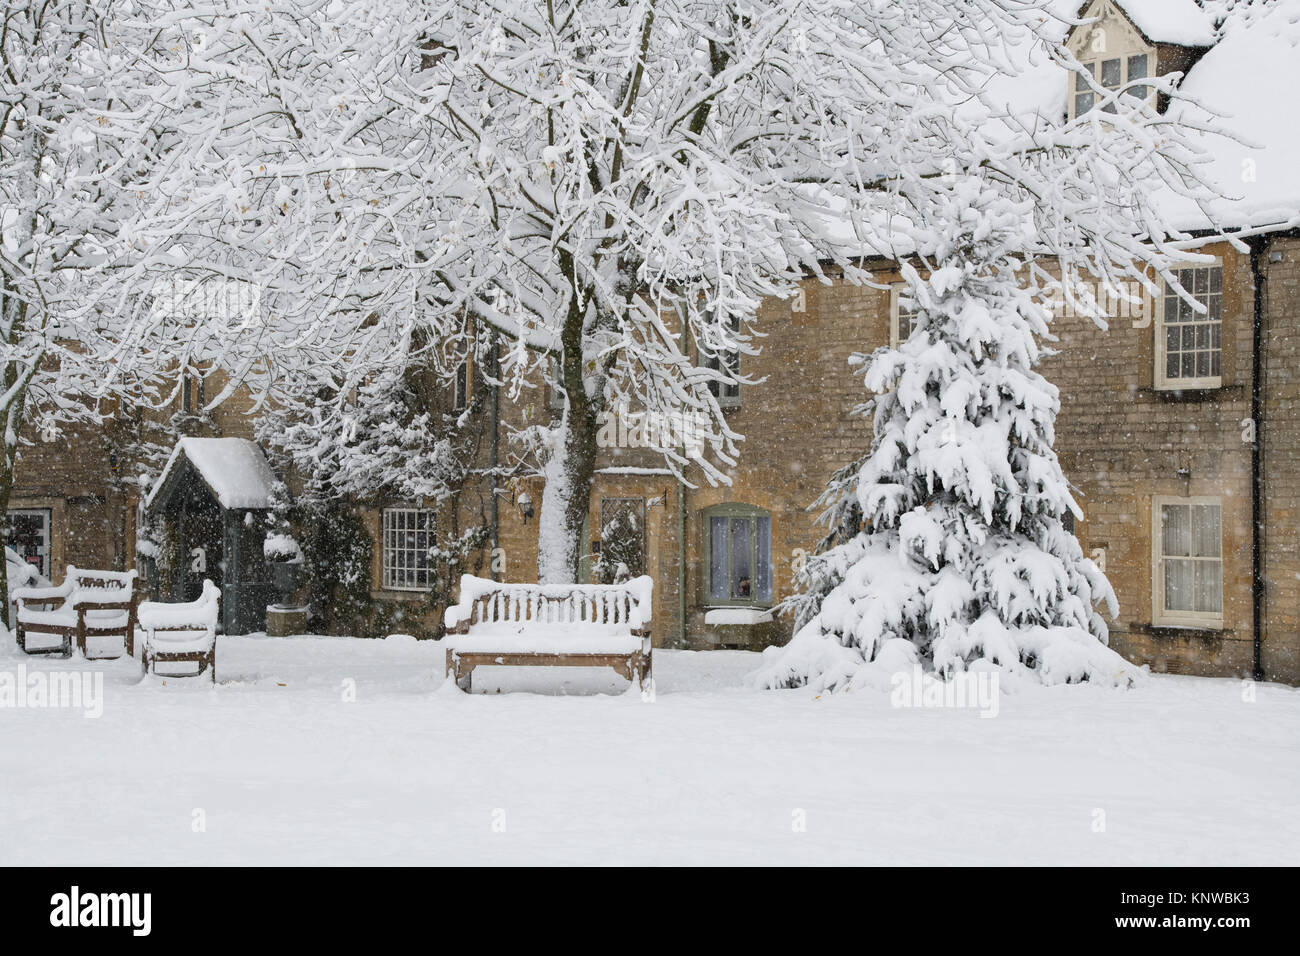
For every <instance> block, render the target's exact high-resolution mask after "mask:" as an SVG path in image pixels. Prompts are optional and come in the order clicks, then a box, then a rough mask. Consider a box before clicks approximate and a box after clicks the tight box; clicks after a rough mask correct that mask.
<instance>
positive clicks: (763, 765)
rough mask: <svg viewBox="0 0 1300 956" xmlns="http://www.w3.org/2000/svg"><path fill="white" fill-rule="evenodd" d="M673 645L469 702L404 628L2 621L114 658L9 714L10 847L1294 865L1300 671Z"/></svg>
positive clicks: (30, 860) (2, 651)
mask: <svg viewBox="0 0 1300 956" xmlns="http://www.w3.org/2000/svg"><path fill="white" fill-rule="evenodd" d="M655 658H656V661H655V662H656V674H657V680H658V694H657V697H656V699H655V701H654V702H653V703H644V702H642V701H641V699H640V698H639V697H638V696H636V695H623V696H564V697H558V696H542V695H539V694H534V693H515V694H502V695H499V696H498V695H493V694H476V695H474V696H464V695H460V694H459V693H458V692H454V691H452V690H451V689H450V688H440V687H439V685H440V684H441V683H442V676H441V671H442V648H441V647H440V646H439V645H438V644H434V643H428V642H426V643H420V642H416V641H415V640H414V639H411V638H393V639H389V640H387V641H363V640H352V639H347V638H319V637H313V638H288V639H274V638H265V637H244V638H226V637H223V638H220V639H219V644H218V679H219V683H218V685H217V686H216V688H215V689H214V688H213V687H212V686H211V685H210V684H208V683H207V682H206V680H198V681H185V680H179V679H175V678H170V679H167V680H166V681H165V682H163V681H162V680H160V679H157V678H150V679H148V680H147V681H146V682H145V683H139V681H140V677H139V670H138V664H137V663H136V662H134V661H129V660H119V661H108V662H98V663H87V662H85V661H81V660H76V659H74V660H73V661H70V662H63V661H60V660H50V659H41V658H23V657H22V656H21V655H20V654H19V653H18V652H17V650H16V648H14V647H13V645H12V642H9V641H6V642H4V644H3V646H2V647H0V672H4V671H9V672H14V671H15V670H16V669H17V668H18V666H19V665H20V664H26V666H27V669H28V671H29V672H31V671H36V670H41V671H50V670H55V669H61V668H64V667H69V668H72V669H76V670H83V669H88V668H100V669H102V670H103V672H104V675H105V676H104V695H105V702H104V712H103V716H102V717H101V718H99V719H87V718H85V717H83V716H82V714H81V712H80V711H75V710H32V709H0V730H2V733H0V864H4V865H10V864H73V865H85V864H171V863H181V864H186V863H208V864H234V863H267V864H272V863H274V864H288V863H337V864H364V863H378V864H383V863H430V864H451V863H461V864H464V863H678V862H686V863H811V864H816V863H878V864H888V863H900V864H933V863H972V864H979V863H986V864H1011V863H1039V864H1108V863H1109V864H1132V863H1138V864H1151V863H1161V864H1264V863H1275V864H1276V863H1294V862H1296V860H1297V859H1300V813H1297V811H1298V810H1300V690H1297V689H1295V688H1291V687H1285V686H1281V685H1276V684H1270V685H1261V686H1259V687H1258V688H1257V699H1256V701H1255V702H1254V703H1246V702H1243V700H1242V683H1241V682H1240V681H1237V680H1208V679H1197V678H1184V677H1167V676H1158V677H1155V678H1154V679H1153V680H1151V681H1149V682H1147V684H1146V686H1143V687H1141V688H1139V689H1136V690H1130V691H1110V690H1102V689H1100V688H1090V687H1086V686H1085V687H1056V688H1029V689H1027V690H1025V691H1023V692H1021V693H1019V694H1017V695H1015V696H1004V697H1003V698H1002V700H1001V704H1000V713H999V715H998V716H997V717H996V718H995V719H981V718H980V717H979V716H978V715H977V713H976V712H975V711H973V710H966V711H957V710H946V711H945V710H919V709H915V710H909V709H895V708H893V707H892V706H891V705H890V702H889V697H888V695H887V694H881V693H876V692H869V693H851V694H841V695H838V696H835V697H822V698H820V699H818V698H815V697H814V696H813V695H812V694H811V693H809V692H807V691H801V690H793V691H757V690H751V689H749V688H747V687H746V686H745V685H744V678H745V675H746V674H747V673H748V672H750V671H751V670H753V669H754V668H755V667H756V665H757V655H754V654H748V653H743V652H729V651H713V652H701V653H691V652H672V651H657V652H656V654H655ZM489 673H490V671H483V670H480V671H477V672H476V674H475V678H476V680H479V675H480V674H482V675H483V676H484V678H486V676H487V675H488V674H489ZM526 676H527V680H526V683H531V684H534V685H545V684H547V683H548V682H553V681H554V679H555V678H556V675H553V674H547V673H545V672H544V671H542V670H541V669H537V670H533V671H531V672H530V673H528V674H527V675H526ZM349 679H350V680H352V681H355V688H356V700H355V702H345V701H344V700H343V697H344V686H345V681H346V680H349ZM590 681H591V676H590V675H588V676H587V678H586V681H585V684H586V686H590ZM577 682H578V681H577V679H576V678H575V681H574V683H573V685H572V686H576V684H577ZM604 683H605V684H606V685H607V686H609V687H611V688H616V687H618V686H621V685H622V682H621V681H619V680H618V679H617V678H615V677H613V676H612V674H611V675H610V676H609V678H608V679H607V680H605V681H604ZM196 809H201V810H202V811H203V812H204V814H205V817H206V831H205V832H194V830H193V827H192V821H193V820H194V811H195V810H196ZM1098 809H1100V810H1102V811H1104V813H1105V831H1104V832H1094V827H1095V824H1096V821H1097V819H1098V818H1097V816H1096V813H1095V811H1096V810H1098ZM800 810H801V811H803V812H804V814H805V815H806V822H807V830H806V832H797V831H796V829H795V827H794V826H793V824H794V823H795V822H796V820H797V814H796V811H800ZM502 822H504V831H503V832H502V831H500V830H498V829H494V823H495V824H497V826H498V827H499V826H500V824H501V823H502Z"/></svg>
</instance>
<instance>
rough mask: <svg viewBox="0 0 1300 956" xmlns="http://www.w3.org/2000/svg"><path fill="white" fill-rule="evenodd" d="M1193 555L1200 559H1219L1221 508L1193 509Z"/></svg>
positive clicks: (1196, 506)
mask: <svg viewBox="0 0 1300 956" xmlns="http://www.w3.org/2000/svg"><path fill="white" fill-rule="evenodd" d="M1192 547H1193V548H1194V550H1193V551H1192V554H1194V555H1195V556H1196V557H1199V558H1217V557H1219V506H1218V505H1194V506H1193V507H1192Z"/></svg>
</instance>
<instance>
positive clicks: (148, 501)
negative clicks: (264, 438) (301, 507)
mask: <svg viewBox="0 0 1300 956" xmlns="http://www.w3.org/2000/svg"><path fill="white" fill-rule="evenodd" d="M186 464H188V465H189V467H191V468H193V469H194V472H195V473H196V474H197V475H198V476H199V478H200V479H201V480H202V481H203V483H204V484H205V485H207V486H208V489H209V490H210V491H211V492H212V495H213V497H214V498H216V500H217V503H218V504H220V505H221V507H222V508H224V509H226V510H227V511H230V510H236V509H238V510H261V509H266V508H270V507H271V506H272V503H273V500H274V494H275V486H276V483H277V479H276V477H275V472H273V471H272V470H271V466H270V464H268V463H267V460H266V455H265V454H263V453H262V449H261V448H260V447H259V446H258V445H257V443H256V442H252V441H249V440H248V439H246V438H182V439H181V440H180V441H178V442H177V443H176V447H175V448H174V449H172V453H171V456H170V457H169V458H168V459H167V464H166V465H165V466H164V467H163V471H162V474H161V475H159V476H158V480H157V481H155V482H154V485H153V488H151V489H150V491H149V495H148V497H146V498H145V500H144V506H145V510H146V511H151V510H153V508H154V506H155V505H158V504H163V503H165V502H166V501H167V500H168V499H169V498H170V497H171V496H172V494H173V493H174V491H175V489H176V488H177V487H178V486H179V484H180V478H181V475H182V474H184V472H185V470H186V469H185V465H186Z"/></svg>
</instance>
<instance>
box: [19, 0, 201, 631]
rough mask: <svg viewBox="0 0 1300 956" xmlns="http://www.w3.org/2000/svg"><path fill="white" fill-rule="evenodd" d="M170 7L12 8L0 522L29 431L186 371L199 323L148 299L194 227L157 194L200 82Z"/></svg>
mask: <svg viewBox="0 0 1300 956" xmlns="http://www.w3.org/2000/svg"><path fill="white" fill-rule="evenodd" d="M173 6H174V5H173V4H169V3H151V2H148V0H132V2H122V3H115V2H111V0H49V2H41V3H36V2H23V0H13V2H5V3H0V377H2V379H3V381H0V419H3V422H4V440H3V449H2V451H0V511H2V510H4V508H5V507H6V506H7V504H8V500H9V494H10V491H11V489H12V488H13V483H14V467H15V462H16V460H17V457H18V454H19V447H20V444H21V442H22V441H24V440H25V438H24V431H25V430H27V431H28V432H29V433H30V432H32V431H35V432H39V433H41V434H42V435H43V436H44V437H45V438H46V439H48V440H57V439H58V436H59V434H60V427H61V426H63V425H66V424H68V423H71V422H97V421H100V420H102V419H103V417H104V416H105V415H106V414H110V413H112V412H113V411H114V409H115V408H116V407H117V406H118V403H120V402H123V401H129V402H136V403H142V404H145V405H158V404H161V403H162V402H164V401H166V400H167V398H168V394H167V392H168V389H167V388H166V387H162V388H160V387H159V386H158V385H157V380H158V373H159V372H160V371H164V370H168V369H171V370H176V369H179V368H180V367H181V366H182V365H184V364H185V362H186V353H187V350H188V343H189V340H191V339H192V338H193V337H194V336H193V330H194V323H192V322H190V323H178V322H177V321H176V316H175V315H174V314H167V313H164V312H159V311H158V310H157V309H156V307H155V306H156V302H155V299H154V296H153V294H152V290H153V287H154V282H155V279H156V278H157V277H159V276H161V275H165V274H166V270H167V269H168V267H169V265H170V263H171V262H172V261H174V257H175V253H176V251H177V249H176V246H175V239H176V237H177V236H179V235H180V234H182V233H185V232H187V231H191V228H190V226H189V225H188V223H189V221H190V219H189V216H190V211H189V210H187V209H185V208H184V203H183V202H181V203H176V202H169V201H168V200H167V199H166V198H165V197H163V196H162V195H160V194H159V192H158V191H157V184H158V182H159V180H160V179H162V178H167V179H168V180H169V181H170V182H171V183H173V185H178V184H179V183H180V178H179V177H177V176H175V175H173V170H172V169H171V166H172V164H173V162H174V160H175V157H176V153H177V149H178V147H179V145H180V140H178V138H177V137H176V135H175V128H176V127H175V122H174V121H175V119H176V117H177V115H178V114H179V113H180V112H181V111H183V110H185V109H186V107H187V106H188V104H189V102H190V96H189V81H190V80H192V79H194V78H193V77H191V76H188V75H187V74H186V73H185V72H184V70H183V67H184V58H183V54H182V53H181V52H180V51H181V50H182V48H183V45H184V41H183V37H184V28H183V22H184V14H179V13H178V14H171V13H170V12H169V11H170V9H171V8H172V7H173ZM171 387H172V389H174V388H175V379H174V378H173V384H172V386H171ZM3 575H4V570H3V568H0V607H4V608H7V607H8V601H7V600H5V595H6V593H7V590H8V589H7V582H6V581H5V578H4V576H3Z"/></svg>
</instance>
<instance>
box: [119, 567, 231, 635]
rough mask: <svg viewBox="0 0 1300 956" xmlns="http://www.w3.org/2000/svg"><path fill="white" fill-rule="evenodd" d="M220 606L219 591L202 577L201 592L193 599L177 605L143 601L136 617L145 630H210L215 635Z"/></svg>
mask: <svg viewBox="0 0 1300 956" xmlns="http://www.w3.org/2000/svg"><path fill="white" fill-rule="evenodd" d="M220 607H221V589H220V588H219V587H217V586H216V585H215V584H213V583H212V582H211V581H210V580H209V579H207V578H204V579H203V593H202V594H200V595H199V596H198V598H197V599H195V600H193V601H184V602H181V603H178V604H167V603H165V602H162V601H145V602H144V603H143V604H141V605H140V609H139V611H138V612H137V616H138V618H139V621H140V626H141V627H142V628H144V629H145V630H146V631H211V632H212V633H214V634H215V633H216V627H217V615H218V611H219V609H220Z"/></svg>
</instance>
